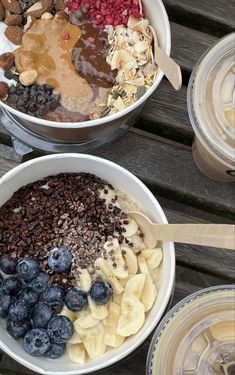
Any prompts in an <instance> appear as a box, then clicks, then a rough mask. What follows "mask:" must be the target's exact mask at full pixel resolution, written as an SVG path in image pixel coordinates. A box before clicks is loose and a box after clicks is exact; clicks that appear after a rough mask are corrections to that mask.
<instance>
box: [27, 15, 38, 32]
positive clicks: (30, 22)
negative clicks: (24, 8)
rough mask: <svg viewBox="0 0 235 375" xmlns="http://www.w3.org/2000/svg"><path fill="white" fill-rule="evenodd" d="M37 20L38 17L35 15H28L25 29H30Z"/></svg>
mask: <svg viewBox="0 0 235 375" xmlns="http://www.w3.org/2000/svg"><path fill="white" fill-rule="evenodd" d="M35 21H36V18H35V17H32V16H28V17H27V22H26V24H25V25H24V31H27V30H29V29H30V27H32V25H33V24H34V22H35Z"/></svg>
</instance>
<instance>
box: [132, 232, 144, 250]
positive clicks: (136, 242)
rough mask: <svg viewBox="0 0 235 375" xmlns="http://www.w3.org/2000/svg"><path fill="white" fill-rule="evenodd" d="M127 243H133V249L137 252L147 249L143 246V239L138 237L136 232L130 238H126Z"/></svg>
mask: <svg viewBox="0 0 235 375" xmlns="http://www.w3.org/2000/svg"><path fill="white" fill-rule="evenodd" d="M127 239H128V241H130V242H132V243H133V248H134V249H137V250H144V249H147V247H146V246H145V244H144V241H143V238H142V237H140V236H139V233H138V232H137V233H136V234H134V236H132V237H128V238H127Z"/></svg>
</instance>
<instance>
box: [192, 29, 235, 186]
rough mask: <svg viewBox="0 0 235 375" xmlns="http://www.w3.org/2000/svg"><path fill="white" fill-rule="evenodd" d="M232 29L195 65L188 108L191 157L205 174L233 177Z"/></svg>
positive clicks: (234, 79)
mask: <svg viewBox="0 0 235 375" xmlns="http://www.w3.org/2000/svg"><path fill="white" fill-rule="evenodd" d="M234 43H235V33H232V34H229V35H228V36H226V37H225V38H223V39H221V40H220V41H219V42H218V43H217V44H215V45H214V46H213V47H212V48H211V49H210V50H209V51H208V52H207V53H206V55H204V56H203V57H202V59H201V60H200V61H199V63H198V64H197V66H196V67H195V69H194V71H193V73H192V76H191V79H190V83H189V87H188V111H189V116H190V121H191V123H192V126H193V129H194V131H195V139H194V143H193V150H192V151H193V158H194V161H195V163H196V164H197V166H198V167H199V169H200V170H201V171H202V172H203V173H204V174H206V175H207V176H208V177H210V178H212V179H214V180H217V181H224V182H230V181H231V182H232V181H235V59H234V56H235V47H234V45H235V44H234Z"/></svg>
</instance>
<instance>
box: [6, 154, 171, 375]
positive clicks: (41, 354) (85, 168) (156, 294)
mask: <svg viewBox="0 0 235 375" xmlns="http://www.w3.org/2000/svg"><path fill="white" fill-rule="evenodd" d="M0 191H1V198H0V206H1V208H0V236H1V242H0V243H1V247H0V255H1V258H0V267H1V286H0V300H1V305H0V306H1V307H0V314H1V316H2V318H0V337H1V339H0V347H1V348H2V349H3V350H4V351H5V352H6V353H7V354H9V355H10V356H11V357H12V358H14V359H15V360H17V361H19V362H20V363H22V364H23V365H24V366H26V367H28V368H30V369H32V370H34V371H36V372H39V373H42V374H51V375H52V374H57V375H58V374H61V375H62V374H63V375H68V374H71V375H72V374H85V373H90V372H92V371H95V370H98V369H101V368H104V367H107V366H109V365H111V364H113V363H115V362H117V361H119V360H120V359H122V358H124V357H126V356H127V355H128V354H130V353H131V352H132V351H133V350H135V349H136V348H137V347H138V346H139V345H140V344H141V343H142V342H143V341H144V340H145V339H146V338H147V336H148V335H149V334H150V333H151V332H152V330H153V329H154V328H155V327H156V325H157V323H158V322H159V320H160V319H161V316H162V314H163V313H164V310H165V308H166V306H167V304H168V301H169V298H170V296H171V292H172V289H173V284H174V276H175V255H174V246H173V244H172V243H159V244H158V246H157V248H155V249H147V248H146V246H145V243H144V237H143V235H142V233H141V232H140V230H139V228H138V225H137V223H136V222H135V221H134V220H133V219H131V218H130V217H129V216H128V212H129V211H130V210H133V209H135V210H141V211H143V212H145V213H146V214H147V215H148V216H149V217H150V218H151V219H152V220H154V221H156V222H159V223H167V220H166V217H165V215H164V213H163V211H162V209H161V207H160V206H159V204H158V202H157V200H156V199H155V198H154V196H153V195H152V194H151V192H150V191H149V190H148V189H147V188H146V187H145V185H143V183H142V182H140V181H139V180H138V179H137V178H136V177H135V176H133V175H132V174H131V173H130V172H128V171H127V170H125V169H124V168H122V167H119V166H118V165H116V164H114V163H111V162H109V161H107V160H104V159H100V158H97V157H93V156H87V155H76V154H61V155H51V156H46V157H42V158H38V159H35V160H33V161H29V162H26V163H24V164H22V165H20V166H18V167H16V168H14V169H13V170H12V171H10V172H8V173H7V174H6V175H5V176H4V177H3V178H2V179H1V180H0Z"/></svg>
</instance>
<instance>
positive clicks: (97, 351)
mask: <svg viewBox="0 0 235 375" xmlns="http://www.w3.org/2000/svg"><path fill="white" fill-rule="evenodd" d="M104 335H105V329H104V326H103V324H102V323H101V322H99V324H97V326H96V327H94V328H91V329H89V330H88V331H87V334H86V336H85V338H84V341H83V345H84V347H85V349H86V351H87V353H88V355H89V357H90V358H91V359H94V358H97V357H100V356H101V355H102V354H104V353H105V349H106V345H105V343H104Z"/></svg>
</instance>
